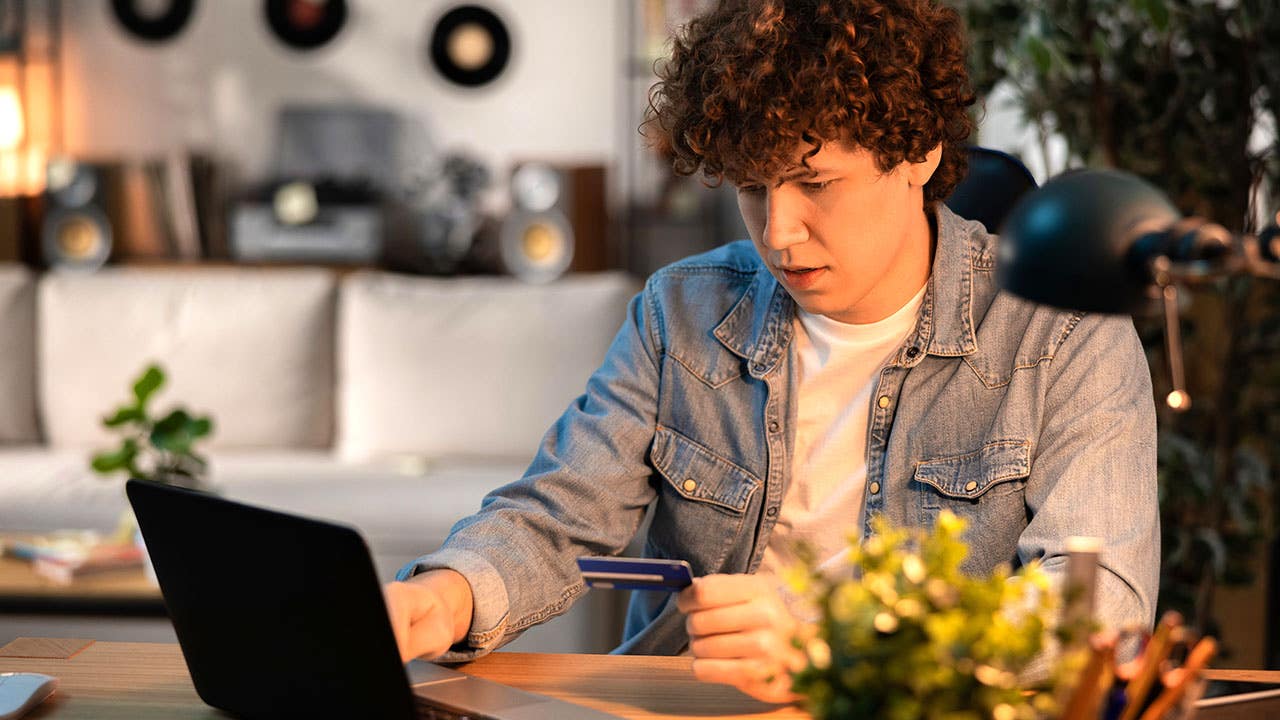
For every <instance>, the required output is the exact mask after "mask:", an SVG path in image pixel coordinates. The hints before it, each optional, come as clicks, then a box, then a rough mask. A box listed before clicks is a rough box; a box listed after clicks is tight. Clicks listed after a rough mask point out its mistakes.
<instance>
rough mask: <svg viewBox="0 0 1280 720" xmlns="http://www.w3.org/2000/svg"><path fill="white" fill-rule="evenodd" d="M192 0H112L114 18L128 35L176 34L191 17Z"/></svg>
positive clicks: (154, 38) (157, 37)
mask: <svg viewBox="0 0 1280 720" xmlns="http://www.w3.org/2000/svg"><path fill="white" fill-rule="evenodd" d="M195 5H196V3H195V0H111V10H112V12H113V14H114V15H115V16H116V21H117V22H119V23H120V25H121V26H123V27H124V29H125V30H126V31H128V32H129V34H130V35H133V36H134V37H136V38H138V39H139V40H146V41H147V42H164V41H166V40H171V39H173V38H174V37H177V35H178V34H179V33H181V32H182V30H183V28H185V27H186V26H187V22H188V21H189V20H191V13H192V11H193V10H195Z"/></svg>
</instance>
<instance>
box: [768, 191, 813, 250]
mask: <svg viewBox="0 0 1280 720" xmlns="http://www.w3.org/2000/svg"><path fill="white" fill-rule="evenodd" d="M802 204H803V203H801V202H799V201H798V198H794V197H791V196H790V195H789V193H787V191H786V190H774V189H771V190H770V192H769V204H768V207H767V209H766V215H765V223H764V245H765V247H767V248H769V249H771V250H785V249H787V248H788V247H791V246H792V245H796V244H799V243H802V242H804V241H805V240H807V239H808V238H809V229H808V227H806V226H805V223H804V213H803V208H802V207H801V206H802Z"/></svg>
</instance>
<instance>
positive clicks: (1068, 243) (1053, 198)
mask: <svg viewBox="0 0 1280 720" xmlns="http://www.w3.org/2000/svg"><path fill="white" fill-rule="evenodd" d="M1180 218H1181V215H1180V214H1179V213H1178V211H1177V210H1176V209H1175V208H1174V207H1173V205H1172V204H1171V203H1170V202H1169V200H1168V199H1167V198H1166V197H1165V196H1164V194H1163V193H1162V192H1160V191H1159V190H1157V189H1156V188H1155V187H1153V186H1152V185H1150V184H1148V183H1146V182H1145V181H1143V180H1141V179H1139V178H1137V177H1135V176H1133V175H1130V174H1128V173H1123V172H1118V171H1114V170H1082V171H1078V172H1073V173H1069V174H1066V175H1062V176H1060V177H1058V178H1055V179H1053V180H1051V181H1049V182H1048V183H1045V185H1044V186H1043V187H1041V188H1040V189H1038V190H1036V191H1035V192H1032V193H1028V194H1027V195H1025V196H1023V198H1022V200H1021V201H1019V203H1018V204H1017V205H1016V206H1014V208H1013V210H1012V211H1011V212H1010V213H1009V217H1008V218H1007V219H1006V220H1005V222H1004V225H1003V226H1002V227H1001V231H1000V262H999V266H998V275H997V278H998V281H999V283H1000V285H1001V287H1003V288H1004V289H1006V290H1009V291H1010V292H1012V293H1014V294H1016V295H1020V296H1022V297H1024V298H1026V299H1028V300H1032V301H1035V302H1040V303H1045V304H1047V305H1054V306H1057V307H1062V308H1069V309H1072V310H1085V311H1090V312H1104V313H1131V312H1136V311H1137V310H1139V309H1140V308H1141V307H1142V306H1143V304H1144V302H1145V299H1146V289H1147V287H1148V286H1149V285H1150V284H1151V271H1150V269H1149V268H1148V267H1147V259H1146V257H1145V256H1144V255H1142V254H1140V253H1137V252H1134V245H1135V243H1136V242H1137V240H1138V239H1139V238H1141V237H1142V236H1143V235H1145V234H1147V233H1151V232H1159V231H1163V230H1165V229H1167V228H1169V227H1170V226H1172V225H1173V224H1174V223H1176V222H1177V221H1178V220H1179V219H1180Z"/></svg>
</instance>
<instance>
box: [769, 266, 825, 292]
mask: <svg viewBox="0 0 1280 720" xmlns="http://www.w3.org/2000/svg"><path fill="white" fill-rule="evenodd" d="M778 269H779V270H781V271H782V278H783V281H784V282H786V283H787V284H788V285H790V286H792V287H795V288H804V287H808V286H809V285H811V284H813V283H814V282H816V281H817V279H818V277H819V276H820V275H821V274H822V271H823V270H825V269H826V268H821V267H800V266H786V265H783V266H781V267H779V268H778Z"/></svg>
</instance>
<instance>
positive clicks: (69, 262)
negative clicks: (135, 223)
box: [40, 159, 113, 272]
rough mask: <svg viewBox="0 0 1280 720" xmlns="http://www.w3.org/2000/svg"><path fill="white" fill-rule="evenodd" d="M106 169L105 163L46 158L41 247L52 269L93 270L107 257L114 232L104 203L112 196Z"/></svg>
mask: <svg viewBox="0 0 1280 720" xmlns="http://www.w3.org/2000/svg"><path fill="white" fill-rule="evenodd" d="M108 174H109V171H108V168H106V167H105V166H96V165H88V164H84V163H79V162H75V161H73V160H67V159H56V160H51V161H50V162H49V164H48V166H47V169H46V175H47V177H46V189H45V196H44V197H45V216H44V221H43V222H42V224H41V232H40V246H41V251H42V253H43V258H44V262H45V264H47V265H48V266H49V267H50V268H53V269H55V270H71V271H79V272H92V271H93V270H97V269H98V268H100V267H102V265H103V264H104V263H106V261H107V258H108V257H110V255H111V242H112V236H113V233H112V229H111V221H110V219H109V217H108V215H107V208H108V207H109V206H110V204H111V203H112V202H113V200H112V199H111V198H110V197H109V194H110V193H109V189H108V184H109V178H108Z"/></svg>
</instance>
